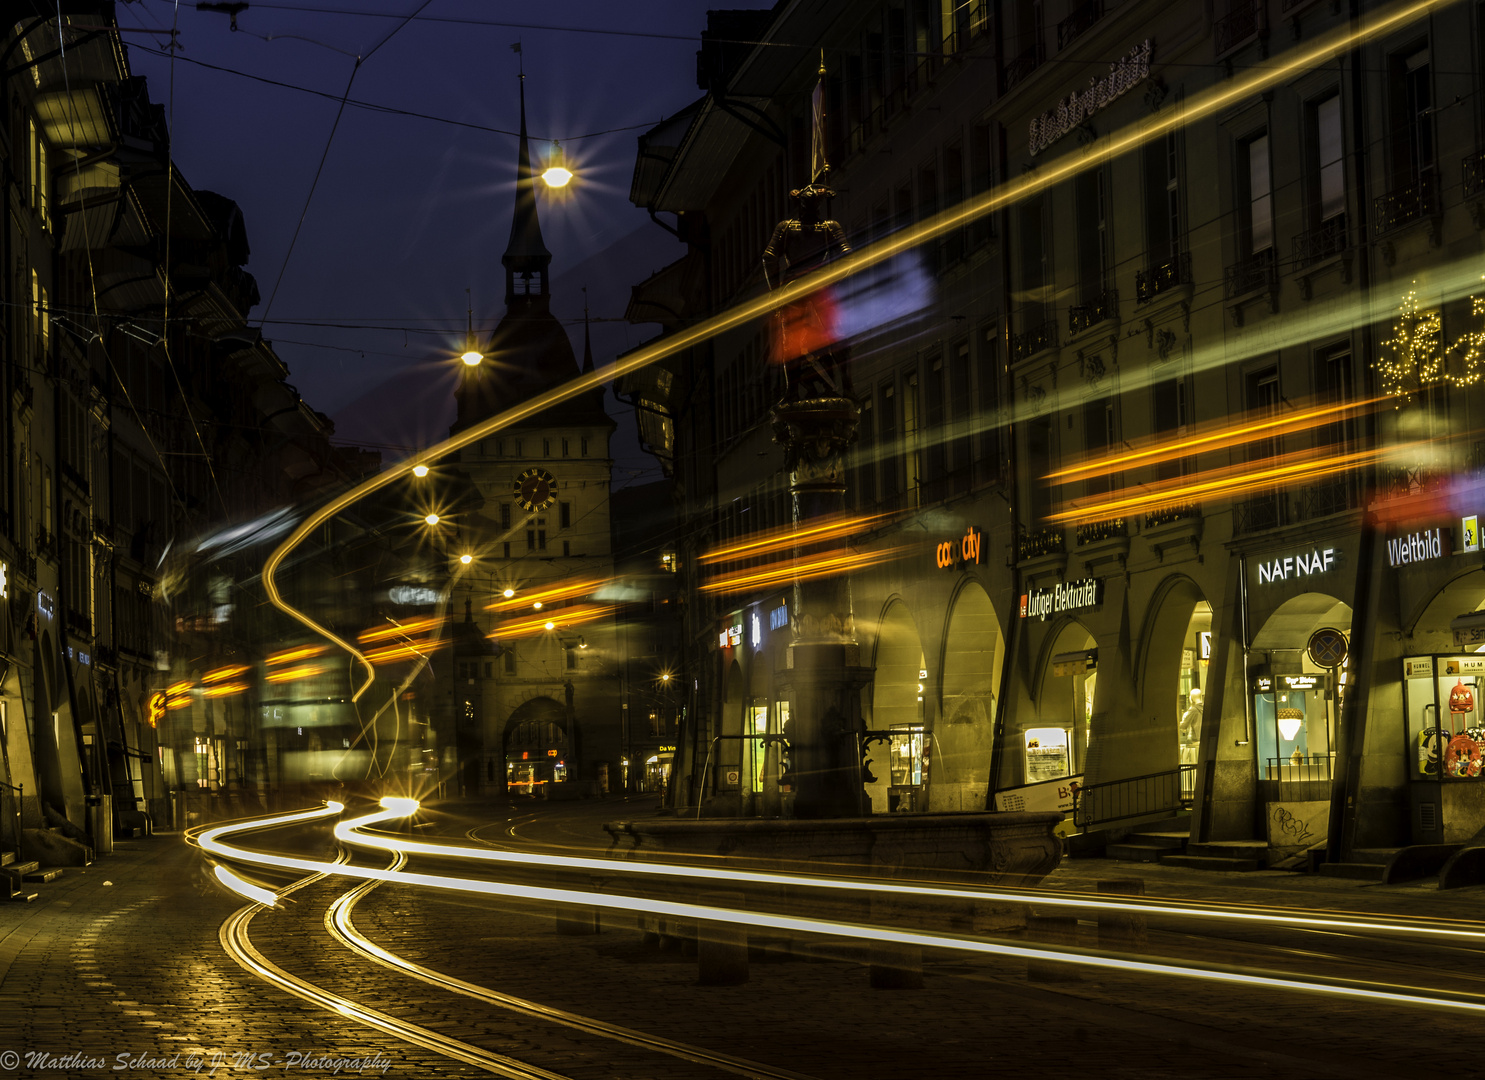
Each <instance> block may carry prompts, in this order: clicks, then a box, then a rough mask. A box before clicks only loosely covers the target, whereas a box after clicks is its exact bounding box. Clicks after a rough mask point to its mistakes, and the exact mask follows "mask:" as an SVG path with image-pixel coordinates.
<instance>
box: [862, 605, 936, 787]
mask: <svg viewBox="0 0 1485 1080" xmlns="http://www.w3.org/2000/svg"><path fill="white" fill-rule="evenodd" d="M927 678H928V672H927V671H926V670H925V669H924V667H923V643H922V641H921V640H919V638H918V628H917V626H915V625H914V623H913V617H912V615H911V614H910V613H909V612H908V608H907V605H906V604H904V603H902V602H901V601H900V600H899V601H896V602H894V603H893V604H892V605H891V606H890V607H889V608H888V609H887V612H886V614H885V615H883V616H882V622H881V626H880V627H879V629H878V631H877V648H876V664H875V673H874V675H873V677H872V689H871V702H872V707H871V727H872V731H873V732H876V733H877V734H878V735H880V736H882V737H883V738H884V740H885V741H874V742H872V743H871V744H870V747H869V751H868V758H867V767H868V769H869V770H870V772H871V774H872V776H873V777H874V780H873V782H872V783H870V784H868V785H866V791H867V794H868V795H869V796H870V797H871V809H872V813H876V814H880V813H886V812H893V811H907V810H922V809H924V808H925V806H924V803H925V800H924V797H923V789H924V785H925V784H927V783H928V762H929V754H928V753H927V752H926V751H927V747H928V743H927V733H926V731H925V728H924V722H923V694H924V689H925V686H926V680H927Z"/></svg>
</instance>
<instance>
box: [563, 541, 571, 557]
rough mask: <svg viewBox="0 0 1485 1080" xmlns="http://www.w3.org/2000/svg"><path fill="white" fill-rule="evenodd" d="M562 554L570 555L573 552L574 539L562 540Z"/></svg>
mask: <svg viewBox="0 0 1485 1080" xmlns="http://www.w3.org/2000/svg"><path fill="white" fill-rule="evenodd" d="M562 554H563V556H564V557H566V556H570V555H571V554H572V541H570V540H564V541H562Z"/></svg>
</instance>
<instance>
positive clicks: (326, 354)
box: [118, 0, 768, 486]
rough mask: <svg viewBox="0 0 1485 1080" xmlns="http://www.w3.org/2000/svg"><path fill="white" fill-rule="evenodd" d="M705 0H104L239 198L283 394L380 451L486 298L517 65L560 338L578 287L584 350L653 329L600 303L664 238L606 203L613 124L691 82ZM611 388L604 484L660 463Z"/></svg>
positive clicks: (676, 104)
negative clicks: (284, 376) (212, 8)
mask: <svg viewBox="0 0 1485 1080" xmlns="http://www.w3.org/2000/svg"><path fill="white" fill-rule="evenodd" d="M708 6H709V5H708V4H707V3H704V2H701V0H639V2H637V3H629V4H622V5H615V4H613V3H607V2H600V0H566V2H562V3H546V4H539V5H532V4H505V3H491V2H488V0H484V2H481V0H431V2H429V3H426V4H423V3H422V0H352V2H346V0H342V2H341V3H338V4H337V3H321V4H314V3H258V2H257V0H253V2H252V3H251V5H250V6H249V8H248V9H247V10H246V11H244V12H242V13H241V14H240V15H239V16H238V17H237V24H238V27H239V29H238V32H236V33H234V32H232V30H231V23H230V20H229V18H228V16H227V15H225V14H220V13H217V12H203V11H197V10H196V8H195V5H194V3H181V4H179V5H178V6H177V5H176V4H174V3H172V2H170V0H135V2H132V3H123V4H120V5H119V7H118V18H119V22H120V25H121V26H124V27H144V28H150V29H152V30H156V31H159V30H168V28H170V27H171V26H172V25H174V26H176V27H177V28H178V34H177V39H176V40H177V41H178V49H177V51H176V52H175V57H174V61H173V62H172V60H171V58H170V53H169V51H168V49H167V47H166V46H167V42H168V40H169V36H168V34H164V33H155V34H147V33H138V32H127V33H125V34H124V39H125V41H126V42H127V43H128V44H129V56H130V62H131V66H132V68H133V71H134V73H135V74H137V75H143V76H145V77H147V78H148V80H149V83H150V93H151V96H152V97H153V99H154V100H155V101H157V102H159V103H160V104H162V105H163V106H165V108H166V109H167V111H168V113H169V115H170V126H171V130H172V131H173V133H174V154H175V160H176V163H177V165H178V167H179V168H180V169H181V171H182V173H183V174H184V176H185V178H186V179H187V181H188V182H189V183H190V184H191V185H192V186H193V187H196V188H198V189H207V190H212V191H217V192H219V193H221V194H223V195H226V196H228V197H229V198H232V199H234V200H236V201H237V203H238V204H239V205H240V206H241V207H242V209H243V212H244V214H245V215H246V219H247V227H248V238H249V240H250V242H251V244H252V258H251V260H250V262H249V264H248V269H249V270H250V271H251V272H252V273H253V274H254V275H255V276H256V277H257V279H258V285H259V289H260V290H261V292H262V297H263V299H262V302H261V303H260V304H259V305H258V307H257V308H255V309H254V310H253V312H252V313H251V315H250V322H252V323H254V324H257V323H259V322H260V321H261V322H263V330H264V334H265V336H266V337H268V338H269V339H270V340H272V341H273V343H274V346H275V348H276V349H277V351H278V353H279V355H280V356H281V357H282V358H283V359H284V360H285V361H286V362H287V363H288V365H289V368H290V376H289V379H290V381H291V382H292V383H293V384H294V385H295V386H297V387H298V388H299V390H300V392H301V393H302V394H303V396H304V398H305V400H306V401H308V402H309V403H310V405H311V406H312V407H313V408H315V409H318V410H320V411H321V412H325V413H327V414H329V415H330V416H331V417H332V418H334V420H335V422H336V435H335V439H336V441H337V442H357V443H361V444H363V445H373V446H377V447H379V448H381V449H382V450H383V452H384V454H385V455H386V456H387V457H389V458H393V457H400V456H402V454H403V453H404V452H405V450H406V449H407V448H409V447H411V446H415V445H426V444H427V443H430V442H434V441H437V440H438V439H440V438H442V437H443V436H444V435H446V434H447V427H448V424H449V423H450V422H451V420H452V417H453V403H452V388H453V378H454V370H455V368H454V365H453V363H451V360H452V358H453V357H454V356H455V355H456V354H457V353H458V352H460V351H462V345H463V337H464V323H465V310H466V307H467V306H468V304H469V303H470V302H472V304H473V308H474V323H475V327H476V329H477V330H478V329H481V328H483V329H484V330H485V331H488V330H489V329H491V328H492V327H493V326H494V324H495V322H496V321H498V319H499V317H500V315H501V313H502V311H503V299H504V279H503V275H502V270H501V266H500V254H501V252H502V251H503V250H504V248H505V244H506V241H507V238H508V236H509V232H510V220H511V217H510V214H511V200H512V196H513V191H514V181H515V157H516V154H515V147H516V140H515V137H514V134H513V133H514V132H515V131H516V130H517V128H518V125H519V115H518V103H517V84H518V79H517V72H518V70H519V68H518V65H519V64H520V63H521V62H523V61H524V65H525V71H526V100H527V120H528V126H529V130H530V134H531V136H532V138H533V140H541V141H534V142H533V151H536V152H540V153H542V154H545V153H546V152H547V151H548V149H549V146H550V144H549V142H547V141H546V140H550V139H560V140H561V141H562V145H563V149H564V150H565V151H566V154H567V158H568V165H569V167H570V168H572V169H573V170H574V172H576V173H577V174H578V176H579V180H578V181H575V182H574V185H573V187H572V189H571V192H570V194H568V195H567V196H566V197H565V198H564V199H563V200H562V201H561V202H560V203H554V202H553V201H552V200H551V199H547V198H543V199H542V202H541V221H542V230H543V235H544V237H545V239H546V244H547V247H548V248H549V249H550V250H551V251H552V253H553V256H554V258H553V262H552V294H553V295H552V306H553V310H554V311H555V312H556V313H557V315H558V316H559V317H560V318H562V319H564V320H570V321H569V332H570V333H571V335H572V338H573V346H574V349H575V350H576V351H577V352H578V354H579V356H580V355H581V349H582V326H581V318H582V309H583V295H582V293H581V292H580V287H581V286H582V285H583V284H586V285H587V286H588V298H589V305H590V307H591V309H592V314H593V318H594V320H595V323H594V335H593V336H594V352H595V358H596V360H597V362H598V363H599V364H602V363H604V362H605V361H606V360H608V359H611V358H612V357H613V356H614V355H615V354H616V353H618V352H620V351H622V350H624V349H626V348H628V347H631V346H633V345H637V344H639V342H641V341H643V340H645V339H647V338H648V337H651V336H653V335H654V333H655V332H656V330H657V328H655V327H639V328H635V327H629V326H627V325H626V324H624V323H623V322H622V316H623V312H624V305H625V303H626V302H627V299H628V295H629V288H630V286H631V285H633V284H634V283H636V282H638V281H640V280H642V279H643V278H644V277H646V276H648V275H649V274H650V273H651V272H652V271H654V270H657V269H659V268H660V267H661V266H663V265H665V264H666V263H668V262H670V261H672V260H674V259H675V258H677V257H679V256H680V254H681V249H680V247H679V245H678V244H676V243H675V242H674V241H672V240H671V239H670V238H669V236H668V235H667V234H666V233H664V232H663V231H662V230H661V229H659V228H658V227H657V226H655V225H653V224H651V223H650V222H649V219H648V217H647V216H646V215H645V213H644V212H643V211H641V210H638V209H636V208H635V207H633V206H631V205H630V204H629V202H628V198H627V195H628V191H629V180H630V175H631V170H632V168H633V163H634V153H635V139H636V137H637V136H638V135H639V134H640V133H641V132H642V131H643V130H644V128H646V127H648V126H650V125H652V124H653V123H655V122H656V121H657V120H659V119H661V118H662V117H663V116H666V115H669V114H671V113H673V112H675V111H677V110H678V109H680V108H681V107H683V106H684V105H685V104H687V103H688V102H690V101H691V100H693V99H695V98H696V97H698V96H700V93H701V91H699V90H698V89H697V87H696V83H695V52H696V49H697V47H698V44H699V35H700V32H701V30H702V29H703V28H704V26H705V24H706V9H707V7H708ZM710 6H715V5H710ZM728 6H729V7H766V6H768V5H767V4H764V3H759V2H757V0H752V2H748V0H744V2H742V3H738V2H736V0H733V2H731V3H729V4H728ZM414 12H416V13H417V15H416V17H414V18H413V19H411V20H410V21H408V22H406V23H405V24H403V19H405V18H406V16H408V15H410V14H413V13H414ZM389 16H394V17H389ZM177 20H178V21H177ZM501 23H506V24H512V25H500V24H501ZM520 23H526V24H541V25H542V26H545V27H549V28H548V29H538V28H534V27H533V26H530V25H526V26H520V25H513V24H520ZM577 28H584V29H586V30H601V31H612V32H604V33H592V32H582V31H580V30H579V29H577ZM393 31H395V33H393ZM389 34H391V35H392V36H391V37H390V38H388V35H389ZM517 41H519V42H520V43H521V47H522V51H521V55H520V56H517V55H516V53H515V52H514V51H513V50H512V48H511V45H512V44H513V43H515V42H517ZM358 55H359V56H362V57H363V58H364V59H363V61H362V62H361V63H360V65H359V68H358V66H357V62H356V59H355V58H356V56H358ZM208 65H209V66H208ZM353 73H354V79H352V75H353ZM348 81H349V83H350V93H349V103H348V104H347V105H346V107H345V109H344V111H343V112H342V113H341V115H340V118H339V123H338V126H337V125H336V115H337V111H338V110H339V109H340V99H341V97H342V95H344V94H345V93H346V88H347V83H348ZM275 84H283V85H275ZM366 104H371V105H375V106H377V107H378V108H376V109H370V108H366V107H364V105H366ZM387 110H401V112H394V111H387ZM406 113H419V114H423V115H421V116H413V115H405V114H406ZM332 126H335V131H334V136H333V138H332V137H331V129H332ZM615 129H628V130H615ZM601 132H607V134H596V133H601ZM584 136H588V137H584ZM327 143H328V147H329V149H328V153H327V151H326V146H327ZM322 159H323V169H322V170H321V172H320V175H319V179H318V183H317V185H316V187H315V190H314V195H313V199H312V200H310V201H309V203H308V210H307V212H306V209H305V207H306V200H307V199H309V193H310V188H311V184H314V183H315V176H316V171H317V170H320V169H321V161H322ZM301 215H303V223H302V226H300V218H301ZM296 227H297V228H298V230H299V232H298V237H297V239H294V234H295V230H296ZM291 241H292V251H291V250H290V246H291ZM280 275H282V277H281V280H280ZM466 289H469V290H470V294H469V296H470V297H471V298H472V300H466V293H465V290H466ZM264 320H266V321H264ZM609 407H610V411H611V413H614V414H616V416H615V418H616V419H618V420H620V421H621V428H620V432H619V438H618V440H617V445H616V447H615V456H616V457H617V458H619V459H620V468H619V469H617V470H616V473H615V478H614V479H615V484H616V486H619V485H622V484H624V483H627V482H633V481H635V480H644V479H653V478H658V475H659V473H658V470H657V469H656V468H655V466H654V464H653V459H650V458H649V457H648V456H646V455H643V454H641V453H640V452H639V449H638V446H637V442H636V440H635V438H634V436H633V434H632V425H630V424H626V423H624V420H625V419H626V417H627V412H628V410H627V408H626V407H624V406H620V405H618V403H617V402H614V401H613V400H612V399H610V403H609ZM619 414H624V415H619ZM639 470H647V472H646V473H645V474H644V475H642V476H641V475H637V473H638V471H639Z"/></svg>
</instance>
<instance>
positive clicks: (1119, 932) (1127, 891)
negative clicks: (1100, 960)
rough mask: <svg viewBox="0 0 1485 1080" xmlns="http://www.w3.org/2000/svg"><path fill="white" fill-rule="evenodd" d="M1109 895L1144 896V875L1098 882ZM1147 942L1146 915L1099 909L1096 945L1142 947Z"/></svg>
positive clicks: (1118, 947) (1118, 948) (1140, 948)
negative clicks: (1142, 876)
mask: <svg viewBox="0 0 1485 1080" xmlns="http://www.w3.org/2000/svg"><path fill="white" fill-rule="evenodd" d="M1098 891H1099V892H1100V893H1102V894H1104V895H1108V896H1144V895H1145V881H1144V879H1143V878H1112V879H1110V880H1108V881H1100V882H1099V883H1098ZM1148 943H1149V937H1148V935H1147V933H1146V928H1145V916H1144V915H1143V914H1142V913H1139V912H1133V911H1102V912H1099V915H1098V947H1099V948H1100V949H1115V950H1119V951H1124V952H1133V951H1136V950H1143V949H1144V948H1145V946H1146V945H1147V944H1148Z"/></svg>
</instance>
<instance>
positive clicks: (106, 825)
mask: <svg viewBox="0 0 1485 1080" xmlns="http://www.w3.org/2000/svg"><path fill="white" fill-rule="evenodd" d="M88 834H89V835H90V836H91V837H92V839H93V854H94V855H112V854H113V796H112V795H89V796H88Z"/></svg>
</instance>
